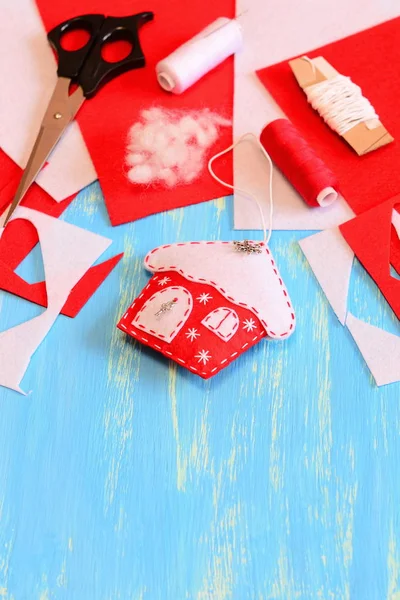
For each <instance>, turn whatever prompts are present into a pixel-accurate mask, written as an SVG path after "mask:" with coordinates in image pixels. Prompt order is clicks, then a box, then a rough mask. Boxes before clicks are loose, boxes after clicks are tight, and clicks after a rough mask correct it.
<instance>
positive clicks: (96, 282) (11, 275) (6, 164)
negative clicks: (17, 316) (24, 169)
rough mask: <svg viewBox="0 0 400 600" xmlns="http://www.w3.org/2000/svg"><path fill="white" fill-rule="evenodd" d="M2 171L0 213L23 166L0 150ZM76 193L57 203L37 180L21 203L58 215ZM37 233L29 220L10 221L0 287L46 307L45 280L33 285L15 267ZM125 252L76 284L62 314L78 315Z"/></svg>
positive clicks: (0, 260)
mask: <svg viewBox="0 0 400 600" xmlns="http://www.w3.org/2000/svg"><path fill="white" fill-rule="evenodd" d="M0 172H1V176H2V179H1V180H2V182H4V185H3V187H2V188H1V189H0V213H1V212H3V210H4V209H5V208H6V207H7V206H8V205H9V204H10V202H11V200H12V198H13V195H14V193H15V191H16V189H17V186H18V183H19V180H20V177H21V169H20V167H18V165H16V164H15V163H14V162H13V161H12V160H11V159H10V158H9V157H8V156H7V155H6V154H5V153H4V152H3V151H2V150H0ZM73 199H74V196H71V197H69V198H67V199H66V200H63V201H62V202H55V201H54V200H53V199H52V198H51V197H50V196H49V195H48V194H47V193H46V192H45V191H44V190H42V188H41V187H39V186H38V185H37V184H36V183H34V184H33V185H32V186H31V187H30V188H29V190H28V192H27V194H26V196H25V198H24V200H23V201H22V204H23V205H24V206H27V207H28V208H32V209H34V210H38V211H40V212H43V213H45V214H47V215H50V216H52V217H55V218H57V217H59V216H60V215H61V214H62V213H63V211H64V210H65V209H66V208H67V207H68V206H69V205H70V204H71V202H72V200H73ZM38 241H39V239H38V234H37V231H36V229H35V227H34V226H33V225H32V223H30V222H29V221H26V220H23V219H16V220H14V221H10V223H9V224H8V225H7V227H6V228H5V230H4V232H3V235H2V236H1V238H0V289H2V290H4V291H6V292H10V293H12V294H15V295H16V296H20V297H21V298H24V299H25V300H29V301H30V302H34V303H35V304H39V305H40V306H47V293H46V283H45V282H44V281H41V282H38V283H33V284H30V283H28V282H27V281H25V280H24V279H22V277H20V276H19V275H17V274H16V273H15V269H16V268H17V267H18V265H20V264H21V262H22V261H23V260H24V259H25V258H26V257H27V256H28V254H29V253H30V252H31V250H32V249H33V248H34V247H35V246H36V244H37V243H38ZM122 256H123V254H118V255H117V256H113V257H112V258H110V259H108V260H106V261H104V262H102V263H100V264H98V265H95V266H94V267H92V268H91V269H89V271H88V272H87V273H86V274H85V275H84V277H82V279H81V280H80V281H79V282H78V283H77V284H76V286H75V287H74V289H73V290H72V292H71V294H70V295H69V297H68V300H67V302H66V303H65V305H64V307H63V309H62V311H61V314H63V315H66V316H68V317H75V316H76V315H77V314H78V313H79V311H80V310H81V309H82V308H83V306H85V304H86V302H87V301H88V300H89V299H90V298H91V297H92V295H93V294H94V293H95V291H96V290H97V289H98V288H99V287H100V285H101V284H102V283H103V281H104V280H105V279H106V277H108V275H109V274H110V273H111V271H112V270H113V269H114V267H115V266H116V265H117V264H118V262H119V261H120V260H121V258H122Z"/></svg>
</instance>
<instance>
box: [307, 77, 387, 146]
mask: <svg viewBox="0 0 400 600" xmlns="http://www.w3.org/2000/svg"><path fill="white" fill-rule="evenodd" d="M304 91H305V93H306V96H307V100H308V102H309V103H310V104H311V106H312V107H313V108H314V109H315V110H316V111H317V112H318V113H319V115H320V116H321V117H322V119H323V120H324V121H325V123H326V124H327V125H329V127H330V128H331V129H333V131H336V133H338V134H339V135H344V134H345V133H346V132H347V131H349V130H350V129H352V128H353V127H355V126H356V125H358V124H359V123H365V122H366V121H371V120H376V119H379V117H378V115H377V114H376V112H375V109H374V107H373V106H372V104H371V103H370V101H369V100H368V99H367V98H365V97H364V96H363V95H362V90H361V88H360V87H359V86H358V85H356V84H355V83H353V82H352V81H351V79H350V77H345V76H344V75H336V77H332V78H331V79H327V80H326V81H321V82H320V83H315V84H314V85H310V86H308V87H306V88H305V89H304Z"/></svg>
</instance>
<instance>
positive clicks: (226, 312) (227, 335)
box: [201, 306, 239, 342]
mask: <svg viewBox="0 0 400 600" xmlns="http://www.w3.org/2000/svg"><path fill="white" fill-rule="evenodd" d="M201 323H202V325H204V326H205V327H207V329H209V330H210V331H212V332H213V333H215V335H217V336H218V337H219V338H221V340H223V341H224V342H229V340H230V339H232V337H233V336H234V335H235V333H236V331H237V329H238V327H239V317H238V316H237V314H236V312H235V311H234V310H233V309H232V308H227V307H225V306H221V307H220V308H216V309H215V310H213V311H212V312H210V313H209V314H208V315H207V316H206V317H205V318H204V319H203V320H202V322H201Z"/></svg>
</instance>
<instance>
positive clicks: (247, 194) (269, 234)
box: [208, 133, 274, 244]
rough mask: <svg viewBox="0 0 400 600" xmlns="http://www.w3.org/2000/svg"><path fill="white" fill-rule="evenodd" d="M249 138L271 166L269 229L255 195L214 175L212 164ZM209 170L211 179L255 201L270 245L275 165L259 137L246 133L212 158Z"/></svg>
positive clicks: (209, 162) (265, 239)
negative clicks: (254, 142)
mask: <svg viewBox="0 0 400 600" xmlns="http://www.w3.org/2000/svg"><path fill="white" fill-rule="evenodd" d="M248 137H251V138H254V140H255V141H256V144H257V145H258V147H259V148H260V150H261V152H262V153H263V154H264V156H265V158H266V159H267V160H268V164H269V199H270V200H269V224H268V228H267V226H266V223H265V218H264V212H263V209H262V206H261V204H260V202H259V201H258V200H257V198H256V197H255V196H254V194H251V193H250V192H247V191H246V190H242V189H241V188H239V187H237V186H235V185H231V184H230V183H227V182H226V181H223V180H222V179H220V178H219V177H218V176H217V175H216V174H215V173H214V171H213V169H212V164H213V162H214V161H215V160H216V159H217V158H219V157H220V156H223V155H224V154H227V152H230V151H231V150H233V149H234V148H236V146H237V145H238V144H240V143H241V142H242V141H243V140H244V139H245V138H248ZM208 170H209V173H210V175H211V177H213V178H214V179H215V180H216V181H218V183H220V184H221V185H223V186H225V187H227V188H228V189H230V190H233V191H234V192H239V193H241V194H243V195H244V196H247V197H248V198H250V199H251V200H253V202H255V204H256V205H257V208H258V210H259V213H260V217H261V223H262V228H263V231H264V242H265V243H266V244H268V242H269V240H270V239H271V235H272V220H273V216H274V202H273V196H272V175H273V165H272V160H271V158H270V156H269V154H268V152H267V151H266V150H265V148H264V146H263V145H262V144H261V142H260V140H259V139H258V138H257V136H255V135H254V133H245V134H244V135H242V136H241V137H240V138H239V139H238V140H237V141H236V142H234V143H233V144H232V145H231V146H229V148H225V150H222V151H221V152H218V154H215V155H214V156H213V157H212V158H210V160H209V161H208ZM267 232H268V233H267Z"/></svg>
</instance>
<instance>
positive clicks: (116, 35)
mask: <svg viewBox="0 0 400 600" xmlns="http://www.w3.org/2000/svg"><path fill="white" fill-rule="evenodd" d="M153 17H154V14H153V13H152V12H141V13H138V14H136V15H132V16H129V17H105V16H104V15H100V14H90V15H81V16H78V17H74V18H72V19H68V20H67V21H64V22H63V23H61V24H60V25H57V27H55V28H54V29H52V30H51V31H50V32H49V33H48V35H47V38H48V40H49V42H50V44H51V45H52V47H53V48H54V50H55V51H56V52H57V55H58V70H57V75H58V79H57V83H56V86H55V88H54V92H53V95H52V97H51V99H50V102H49V105H48V107H47V110H46V112H45V115H44V117H43V121H42V123H41V126H40V130H39V133H38V135H37V138H36V141H35V144H34V146H33V149H32V152H31V154H30V156H29V160H28V163H27V165H26V167H25V170H24V172H23V174H22V178H21V181H20V183H19V186H18V189H17V191H16V194H15V197H14V199H13V201H12V203H11V205H10V208H9V211H8V214H7V216H6V219H5V221H4V227H5V226H6V225H7V223H8V221H9V220H10V218H11V216H12V214H13V212H14V211H15V209H16V208H17V206H18V204H19V203H20V202H21V200H22V198H23V197H24V195H25V194H26V192H27V190H28V189H29V187H30V186H31V184H32V183H33V182H34V180H35V179H36V177H37V175H38V173H39V171H40V169H41V168H42V167H43V165H44V163H45V162H46V160H47V158H48V156H49V154H50V153H51V151H52V150H53V149H54V147H55V146H56V144H57V143H58V141H59V139H60V138H61V136H62V135H63V133H64V131H65V129H66V128H67V127H68V125H69V124H70V122H71V121H72V120H73V119H74V118H75V115H76V113H77V112H78V110H79V109H80V107H81V106H82V104H83V102H84V101H85V99H86V98H91V97H92V96H94V95H95V94H96V92H97V91H98V90H99V89H100V87H101V86H102V85H104V84H105V83H107V82H108V81H110V80H111V79H113V78H114V77H117V76H118V75H121V74H122V73H125V72H126V71H130V70H132V69H139V68H141V67H144V66H145V57H144V54H143V52H142V49H141V47H140V43H139V34H138V30H139V28H140V26H141V25H142V24H144V23H147V22H148V21H151V20H152V19H153ZM76 30H83V31H86V32H87V33H88V34H89V39H88V41H87V42H86V44H85V45H84V46H83V47H81V48H79V49H77V50H66V49H64V48H63V46H62V38H63V36H64V35H65V34H66V33H67V32H71V31H76ZM120 40H123V41H127V42H129V43H130V44H131V51H130V53H129V54H128V56H126V57H125V58H123V59H121V60H119V61H117V62H107V61H106V60H104V58H103V57H102V48H103V46H104V45H105V44H107V43H108V42H114V41H120ZM71 83H73V84H76V85H77V88H76V90H75V91H74V92H73V93H72V94H69V90H70V86H71Z"/></svg>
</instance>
